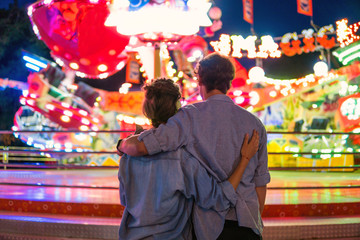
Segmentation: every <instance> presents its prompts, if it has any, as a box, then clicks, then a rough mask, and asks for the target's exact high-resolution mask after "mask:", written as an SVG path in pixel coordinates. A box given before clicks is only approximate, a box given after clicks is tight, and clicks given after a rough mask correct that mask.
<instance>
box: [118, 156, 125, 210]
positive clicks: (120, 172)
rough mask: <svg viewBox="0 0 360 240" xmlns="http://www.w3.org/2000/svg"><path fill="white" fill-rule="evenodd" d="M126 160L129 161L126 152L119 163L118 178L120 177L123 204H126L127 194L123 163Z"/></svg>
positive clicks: (121, 201)
mask: <svg viewBox="0 0 360 240" xmlns="http://www.w3.org/2000/svg"><path fill="white" fill-rule="evenodd" d="M124 161H127V159H126V154H124V155H123V156H122V157H121V159H120V164H119V172H118V179H119V192H120V203H121V205H123V206H126V195H125V186H124V178H123V174H124V169H123V163H124Z"/></svg>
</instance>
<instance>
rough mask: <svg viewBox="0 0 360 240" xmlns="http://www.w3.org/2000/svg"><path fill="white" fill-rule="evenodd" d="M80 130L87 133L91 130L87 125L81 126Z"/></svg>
mask: <svg viewBox="0 0 360 240" xmlns="http://www.w3.org/2000/svg"><path fill="white" fill-rule="evenodd" d="M79 129H80V130H81V131H87V130H89V127H88V126H85V125H81V126H80V127H79Z"/></svg>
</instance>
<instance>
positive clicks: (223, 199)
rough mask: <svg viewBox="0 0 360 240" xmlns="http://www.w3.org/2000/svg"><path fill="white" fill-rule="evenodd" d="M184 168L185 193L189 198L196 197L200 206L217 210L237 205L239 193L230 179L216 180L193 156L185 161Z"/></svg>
mask: <svg viewBox="0 0 360 240" xmlns="http://www.w3.org/2000/svg"><path fill="white" fill-rule="evenodd" d="M182 168H183V172H184V176H185V177H184V178H185V179H184V181H185V189H184V190H183V194H184V195H185V196H186V197H187V198H190V197H194V199H195V201H196V204H197V205H198V206H200V207H202V208H205V209H214V210H215V211H225V210H227V209H228V208H229V207H233V206H235V204H236V200H237V195H236V192H235V190H234V188H233V187H232V185H231V184H230V182H229V181H224V182H221V183H218V182H216V180H215V179H214V178H213V177H211V175H209V173H208V172H207V171H206V170H205V168H203V167H202V166H201V165H200V163H199V162H198V161H197V160H196V159H194V158H192V157H190V158H188V159H186V160H185V161H184V163H183V164H182Z"/></svg>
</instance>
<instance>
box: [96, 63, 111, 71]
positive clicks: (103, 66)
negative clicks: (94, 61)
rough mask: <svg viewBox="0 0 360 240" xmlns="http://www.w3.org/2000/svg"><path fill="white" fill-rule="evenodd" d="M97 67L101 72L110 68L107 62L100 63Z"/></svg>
mask: <svg viewBox="0 0 360 240" xmlns="http://www.w3.org/2000/svg"><path fill="white" fill-rule="evenodd" d="M97 69H98V70H99V71H100V72H105V71H107V70H108V67H107V66H106V65H105V64H100V65H99V66H98V67H97Z"/></svg>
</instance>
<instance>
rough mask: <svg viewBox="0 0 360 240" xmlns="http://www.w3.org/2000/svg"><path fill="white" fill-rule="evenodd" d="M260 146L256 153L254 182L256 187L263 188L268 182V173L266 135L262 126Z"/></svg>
mask: <svg viewBox="0 0 360 240" xmlns="http://www.w3.org/2000/svg"><path fill="white" fill-rule="evenodd" d="M261 132H262V134H261V136H260V144H259V151H258V159H259V161H258V166H257V167H256V170H255V176H254V182H255V186H256V187H262V186H265V185H266V184H268V183H269V182H270V173H269V168H268V152H267V135H266V130H265V128H264V126H262V131H261Z"/></svg>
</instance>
